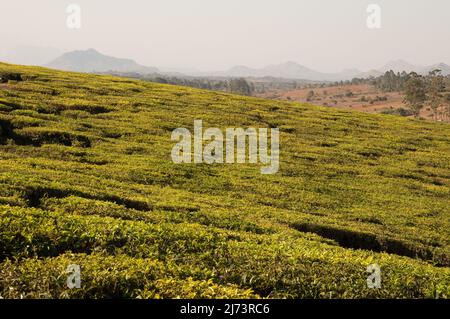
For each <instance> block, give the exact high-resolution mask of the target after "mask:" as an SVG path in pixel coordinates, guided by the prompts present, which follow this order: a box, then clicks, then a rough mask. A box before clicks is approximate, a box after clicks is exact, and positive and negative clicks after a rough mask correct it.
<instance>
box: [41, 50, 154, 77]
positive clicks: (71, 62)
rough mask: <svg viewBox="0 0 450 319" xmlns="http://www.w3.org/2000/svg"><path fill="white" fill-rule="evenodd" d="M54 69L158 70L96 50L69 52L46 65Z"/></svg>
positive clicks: (143, 71)
mask: <svg viewBox="0 0 450 319" xmlns="http://www.w3.org/2000/svg"><path fill="white" fill-rule="evenodd" d="M46 66H47V67H49V68H52V69H59V70H64V71H76V72H109V71H115V72H136V73H142V74H148V73H156V72H158V69H157V68H154V67H147V66H143V65H140V64H138V63H136V62H135V61H133V60H131V59H120V58H115V57H112V56H107V55H104V54H101V53H100V52H98V51H96V50H94V49H88V50H84V51H83V50H77V51H72V52H67V53H64V54H63V55H61V56H60V57H58V58H56V59H55V60H53V61H52V62H50V63H48V64H47V65H46Z"/></svg>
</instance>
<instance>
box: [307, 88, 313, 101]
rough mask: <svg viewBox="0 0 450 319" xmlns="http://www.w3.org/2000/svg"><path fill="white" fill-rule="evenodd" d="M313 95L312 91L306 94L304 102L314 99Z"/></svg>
mask: <svg viewBox="0 0 450 319" xmlns="http://www.w3.org/2000/svg"><path fill="white" fill-rule="evenodd" d="M314 95H315V93H314V91H313V90H311V91H309V92H308V94H307V95H306V101H308V102H309V101H311V100H312V99H313V98H314Z"/></svg>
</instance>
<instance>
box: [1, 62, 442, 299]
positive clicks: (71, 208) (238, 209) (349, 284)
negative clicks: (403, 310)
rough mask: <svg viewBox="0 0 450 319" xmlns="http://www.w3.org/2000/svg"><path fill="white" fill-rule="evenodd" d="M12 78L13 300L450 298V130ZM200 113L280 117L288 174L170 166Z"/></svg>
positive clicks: (392, 119)
mask: <svg viewBox="0 0 450 319" xmlns="http://www.w3.org/2000/svg"><path fill="white" fill-rule="evenodd" d="M0 82H1V83H0V296H1V297H3V298H113V297H114V298H117V297H119V298H176V297H184V298H212V297H216V298H250V297H269V298H363V297H371V298H407V297H412V298H422V297H426V298H449V297H450V268H449V266H450V236H449V229H450V125H449V124H448V123H447V124H445V123H436V122H427V121H418V120H411V119H406V118H402V117H398V116H391V115H376V114H365V113H358V112H352V111H346V110H338V109H334V108H326V107H316V106H312V105H308V104H300V103H290V102H282V101H269V100H265V99H258V98H250V97H242V96H237V95H231V94H226V93H220V92H212V91H205V90H198V89H193V88H187V87H177V86H171V85H164V84H155V83H149V82H143V81H138V80H131V79H126V78H118V77H112V76H100V75H88V74H79V73H69V72H62V71H54V70H49V69H45V68H38V67H21V66H14V65H8V64H1V63H0ZM196 119H198V120H203V126H204V127H205V128H206V127H218V128H221V129H225V128H228V127H242V128H247V127H256V128H260V127H267V128H268V127H278V128H280V132H281V135H280V147H281V151H280V169H279V172H278V173H277V174H274V175H262V174H261V173H260V165H259V164H214V165H207V164H174V163H172V160H171V156H170V154H171V149H172V147H173V146H174V144H175V142H173V141H171V133H172V131H173V130H174V129H175V128H178V127H186V128H189V129H192V127H193V123H194V120H196ZM71 264H77V265H80V267H81V288H80V289H69V288H68V287H67V285H66V279H67V272H66V269H67V267H68V266H69V265H71ZM370 264H378V265H379V266H380V267H381V272H382V273H381V278H382V286H381V288H380V289H370V288H368V287H367V282H366V280H367V277H368V275H369V274H368V273H367V272H366V270H367V267H368V266H369V265H370Z"/></svg>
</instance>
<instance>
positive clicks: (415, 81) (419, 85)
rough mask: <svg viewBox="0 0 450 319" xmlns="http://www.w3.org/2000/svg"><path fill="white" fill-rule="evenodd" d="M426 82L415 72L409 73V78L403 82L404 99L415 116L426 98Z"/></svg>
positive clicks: (417, 115) (418, 113)
mask: <svg viewBox="0 0 450 319" xmlns="http://www.w3.org/2000/svg"><path fill="white" fill-rule="evenodd" d="M426 91H427V89H426V84H425V81H424V79H423V77H422V76H420V75H418V74H417V73H415V72H412V73H410V78H409V79H408V80H407V81H406V83H405V96H404V101H405V103H406V104H407V105H408V107H409V108H410V109H411V111H412V113H413V114H414V116H415V117H416V118H418V117H419V115H420V111H421V110H422V108H423V105H424V103H425V101H426V99H427V94H426Z"/></svg>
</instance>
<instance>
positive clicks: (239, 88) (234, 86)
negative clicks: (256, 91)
mask: <svg viewBox="0 0 450 319" xmlns="http://www.w3.org/2000/svg"><path fill="white" fill-rule="evenodd" d="M228 89H229V91H230V92H232V93H236V94H241V95H252V93H253V87H252V86H251V85H250V84H249V83H248V82H247V81H246V80H245V79H244V78H238V79H231V80H229V81H228Z"/></svg>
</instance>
